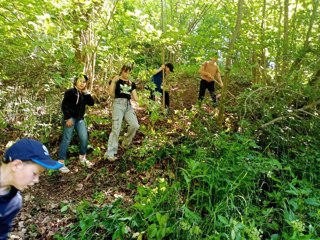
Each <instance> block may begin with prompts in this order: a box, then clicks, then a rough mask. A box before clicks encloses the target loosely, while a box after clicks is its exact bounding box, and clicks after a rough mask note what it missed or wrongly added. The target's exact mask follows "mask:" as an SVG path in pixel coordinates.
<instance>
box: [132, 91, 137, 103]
mask: <svg viewBox="0 0 320 240" xmlns="http://www.w3.org/2000/svg"><path fill="white" fill-rule="evenodd" d="M131 96H132V100H133V101H135V102H138V100H139V98H138V94H137V91H136V90H135V89H134V90H132V92H131Z"/></svg>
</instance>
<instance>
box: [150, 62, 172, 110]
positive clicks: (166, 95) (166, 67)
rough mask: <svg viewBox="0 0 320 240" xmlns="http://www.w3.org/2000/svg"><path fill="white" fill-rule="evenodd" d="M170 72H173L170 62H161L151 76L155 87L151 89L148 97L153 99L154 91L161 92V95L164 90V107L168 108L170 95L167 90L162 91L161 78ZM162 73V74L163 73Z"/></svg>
mask: <svg viewBox="0 0 320 240" xmlns="http://www.w3.org/2000/svg"><path fill="white" fill-rule="evenodd" d="M170 72H173V65H172V63H166V64H163V65H162V66H161V67H160V68H159V69H158V70H157V71H156V72H155V74H154V75H153V76H152V82H153V83H154V84H155V88H154V89H153V90H151V94H150V99H151V100H155V92H159V93H161V96H163V92H164V98H165V100H164V103H165V107H166V108H169V105H170V97H169V92H168V91H165V90H164V91H163V86H162V81H163V78H164V77H166V75H168V74H169V73H170ZM163 74H164V75H163Z"/></svg>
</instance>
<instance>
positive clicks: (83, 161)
mask: <svg viewBox="0 0 320 240" xmlns="http://www.w3.org/2000/svg"><path fill="white" fill-rule="evenodd" d="M79 160H80V162H81V164H82V165H83V166H85V167H88V168H91V167H93V165H94V164H93V163H92V162H90V161H89V160H88V159H86V157H85V156H84V157H82V156H79Z"/></svg>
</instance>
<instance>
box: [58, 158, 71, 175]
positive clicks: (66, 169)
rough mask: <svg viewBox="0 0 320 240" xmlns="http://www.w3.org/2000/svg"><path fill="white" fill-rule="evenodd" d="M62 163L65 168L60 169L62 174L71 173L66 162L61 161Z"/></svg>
mask: <svg viewBox="0 0 320 240" xmlns="http://www.w3.org/2000/svg"><path fill="white" fill-rule="evenodd" d="M59 162H60V163H62V164H63V167H61V168H59V171H60V172H62V173H68V172H70V169H69V168H67V167H66V165H64V161H59Z"/></svg>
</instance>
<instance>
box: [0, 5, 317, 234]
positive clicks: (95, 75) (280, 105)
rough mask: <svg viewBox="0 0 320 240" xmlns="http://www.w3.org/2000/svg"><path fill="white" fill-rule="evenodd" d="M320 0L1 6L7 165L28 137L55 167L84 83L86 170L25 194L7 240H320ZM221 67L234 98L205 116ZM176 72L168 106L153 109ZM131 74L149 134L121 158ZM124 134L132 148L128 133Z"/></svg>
mask: <svg viewBox="0 0 320 240" xmlns="http://www.w3.org/2000/svg"><path fill="white" fill-rule="evenodd" d="M319 16H320V11H319V0H260V1H248V0H229V1H213V0H193V1H190V0H50V1H49V0H19V1H6V0H0V33H1V34H0V42H1V43H2V44H1V46H0V108H1V111H0V136H1V137H0V146H1V147H0V152H1V153H0V154H1V156H2V155H3V153H4V151H5V148H6V145H7V144H8V142H10V141H15V140H18V139H21V138H32V139H36V140H39V141H41V142H42V143H44V144H45V145H46V146H47V147H48V149H49V151H50V153H51V155H52V157H53V159H58V150H59V144H60V141H61V136H62V124H61V122H62V116H63V115H62V111H61V102H62V99H63V96H64V93H65V91H66V90H67V89H69V88H72V86H73V79H74V77H75V76H76V75H77V74H79V73H84V74H86V75H87V76H88V78H89V81H88V88H89V90H90V91H91V94H92V96H93V98H94V100H95V105H94V106H92V107H88V108H87V110H86V115H85V121H86V123H87V126H88V133H89V149H88V154H87V158H88V160H90V161H91V162H92V163H94V165H93V167H92V168H86V167H84V166H82V165H81V164H80V162H79V160H78V155H79V140H78V138H77V134H76V133H75V136H74V137H73V139H72V142H71V144H70V146H69V149H68V159H67V160H68V165H67V166H68V168H69V169H70V170H71V171H70V172H69V173H61V172H59V171H53V170H49V171H46V172H45V173H43V174H42V176H41V178H40V182H39V183H38V184H37V185H35V186H33V188H30V189H27V190H26V191H23V193H22V196H23V208H22V210H21V212H20V213H19V215H18V216H17V217H16V219H15V221H14V225H13V229H12V231H11V233H10V237H9V239H55V240H62V239H69V240H73V239H77V240H78V239H85V240H90V239H92V240H93V239H94V240H103V239H112V240H118V239H119V240H120V239H137V240H147V239H148V240H151V239H157V240H160V239H170V240H171V239H177V240H178V239H181V240H196V239H205V240H218V239H221V240H222V239H226V240H240V239H249V240H257V239H272V240H280V239H285V240H295V239H299V240H301V239H306V240H309V239H320V168H319V164H320V121H319V118H320V115H319V114H320V17H319ZM212 57H217V59H218V60H217V64H218V66H219V68H220V72H221V77H222V82H223V87H220V86H218V85H217V84H216V89H215V91H216V94H217V98H218V104H217V105H213V104H212V102H211V99H210V95H209V93H208V91H207V92H206V95H205V98H204V100H203V101H202V103H201V104H199V102H198V94H199V85H200V75H199V68H200V67H201V65H202V64H203V63H204V62H205V61H210V60H211V59H212ZM164 63H172V64H173V66H174V72H173V73H171V74H168V76H167V77H166V78H165V79H163V88H164V89H165V90H166V91H168V92H169V94H170V107H169V109H165V108H164V106H163V98H162V97H161V96H159V95H157V97H156V101H152V100H150V98H149V96H150V88H151V87H152V86H153V85H152V83H151V78H152V75H153V74H154V73H155V71H156V70H157V69H158V68H159V67H160V66H161V65H162V64H164ZM124 64H129V65H130V66H132V72H131V81H132V82H134V83H135V85H136V92H137V94H138V96H139V100H138V101H137V102H133V103H132V105H133V107H134V109H135V113H136V116H137V119H138V122H139V125H140V128H139V129H138V131H137V133H136V135H135V137H134V138H133V142H132V144H131V145H130V146H129V147H128V148H122V147H119V152H118V159H117V160H116V161H114V162H110V161H108V160H107V159H105V158H104V153H105V152H106V150H107V147H108V139H109V134H110V132H111V129H112V104H113V101H114V99H113V97H112V96H110V94H109V93H108V91H107V88H108V86H109V83H110V80H111V79H112V78H114V76H117V75H118V74H119V71H120V69H121V67H122V66H123V65H124ZM126 126H127V125H126V123H125V122H123V124H122V129H121V134H120V135H123V134H125V129H126Z"/></svg>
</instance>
